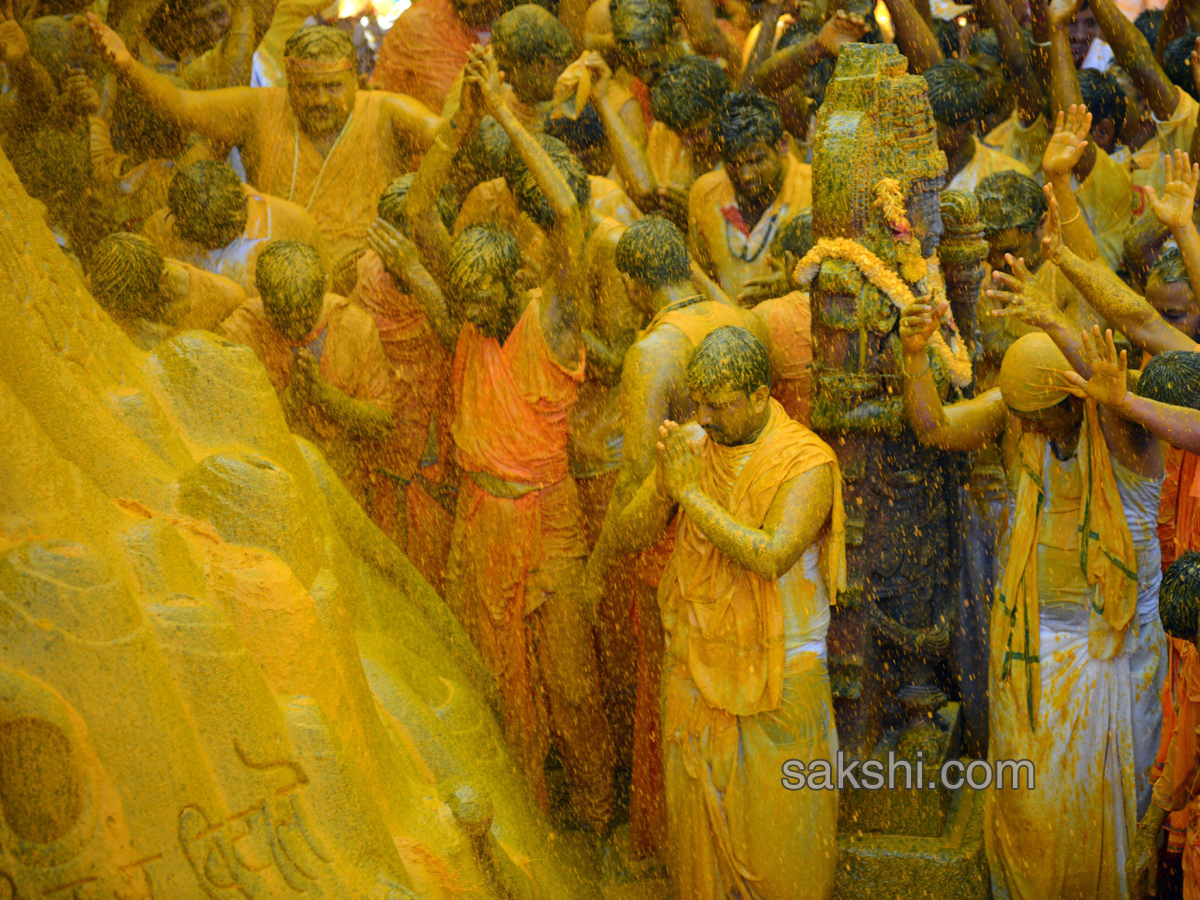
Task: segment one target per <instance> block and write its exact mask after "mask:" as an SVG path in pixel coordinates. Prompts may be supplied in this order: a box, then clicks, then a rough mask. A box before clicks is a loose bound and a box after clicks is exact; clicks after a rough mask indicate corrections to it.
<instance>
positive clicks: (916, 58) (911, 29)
mask: <svg viewBox="0 0 1200 900" xmlns="http://www.w3.org/2000/svg"><path fill="white" fill-rule="evenodd" d="M883 2H884V5H885V6H887V10H888V13H890V14H891V17H892V27H893V28H894V29H895V31H896V43H897V44H899V45H900V49H901V50H902V51H903V52H904V55H905V56H906V57H908V70H909V71H910V72H912V73H913V74H914V75H920V74H921V73H922V72H924V71H925V70H926V69H929V68H932V67H933V66H934V65H935V64H937V63H939V62H941V61H942V48H941V47H939V46H938V42H937V38H936V37H935V36H934V34H933V29H932V28H930V27H929V23H928V22H926V21H925V20H924V19H923V18H921V14H920V13H919V12H917V8H916V7H915V6H913V4H912V0H883Z"/></svg>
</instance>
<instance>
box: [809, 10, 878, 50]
mask: <svg viewBox="0 0 1200 900" xmlns="http://www.w3.org/2000/svg"><path fill="white" fill-rule="evenodd" d="M866 32H867V23H866V21H865V20H864V19H863V17H862V16H858V15H855V14H853V13H847V12H846V11H844V10H841V9H839V10H838V11H837V12H835V13H834V14H833V15H832V16H830V17H829V19H828V20H827V21H826V22H825V24H824V25H822V26H821V30H820V31H818V32H817V44H818V45H819V46H820V48H821V49H822V50H824V51H825V53H826V54H828V55H829V56H837V54H838V51H840V50H841V49H842V44H851V43H854V42H855V41H857V40H858V39H859V38H861V37H862V36H863V35H864V34H866Z"/></svg>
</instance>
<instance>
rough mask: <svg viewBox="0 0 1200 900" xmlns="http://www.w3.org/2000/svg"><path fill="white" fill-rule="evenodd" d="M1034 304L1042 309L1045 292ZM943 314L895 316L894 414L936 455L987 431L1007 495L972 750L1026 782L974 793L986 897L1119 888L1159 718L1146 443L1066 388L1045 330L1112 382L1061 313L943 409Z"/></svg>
mask: <svg viewBox="0 0 1200 900" xmlns="http://www.w3.org/2000/svg"><path fill="white" fill-rule="evenodd" d="M1018 273H1019V274H1020V275H1021V279H1022V281H1020V282H1018V281H1017V280H1015V279H1005V280H1004V282H1003V283H1004V284H1006V285H1010V286H1012V287H1013V290H1016V291H1021V292H1030V291H1036V288H1034V287H1033V286H1032V284H1031V283H1030V276H1029V275H1028V272H1027V271H1025V270H1023V268H1022V267H1018ZM992 293H993V294H994V295H998V296H999V298H1000V299H1002V300H1004V299H1006V298H1007V300H1008V301H1009V302H1011V300H1012V298H1013V296H1014V295H1012V294H1006V293H1004V292H998V291H993V292H992ZM1038 305H1039V306H1041V307H1043V308H1050V302H1049V301H1048V300H1047V299H1046V298H1044V297H1043V298H1040V300H1039V301H1038ZM944 308H945V304H942V307H941V308H939V309H937V310H930V308H929V307H928V306H923V305H913V306H909V307H907V308H906V309H905V310H904V311H903V312H902V313H901V331H900V338H901V342H902V345H903V347H904V366H905V372H906V373H912V374H907V377H906V378H905V386H904V400H905V405H906V408H907V410H908V416H909V421H910V423H911V425H912V427H913V430H914V431H915V432H916V434H917V436H918V437H919V438H920V439H921V440H922V441H923V442H925V443H928V444H933V445H935V446H939V447H942V448H944V449H950V450H974V449H978V448H979V447H981V446H982V445H983V444H984V443H986V442H987V441H989V440H995V439H998V438H1003V441H1002V447H1003V448H1004V451H1005V454H1004V456H1005V465H1006V467H1007V469H1008V472H1009V480H1010V482H1012V483H1014V487H1015V489H1016V491H1015V492H1016V504H1015V516H1014V521H1013V527H1012V538H1011V541H1010V551H1009V557H1008V561H1007V563H1006V566H1005V571H1004V573H1003V575H1002V577H1001V579H1000V586H999V588H998V590H997V593H996V600H995V602H994V604H993V606H992V621H991V640H992V652H991V666H990V673H989V681H990V685H989V686H990V699H991V716H990V745H989V748H988V756H989V759H990V760H991V761H992V762H993V764H994V763H995V761H996V760H1000V759H1010V760H1029V761H1031V762H1032V763H1033V765H1034V771H1035V773H1036V781H1035V783H1034V784H1033V785H1032V786H1030V785H1028V784H1023V785H1019V786H1014V785H1012V784H1011V783H1006V784H1005V785H1004V789H1003V790H1000V789H997V788H995V787H993V788H992V789H990V790H989V791H988V793H987V795H986V799H985V807H984V810H985V824H984V837H985V842H986V849H987V856H988V865H989V868H990V870H991V876H992V892H993V896H995V897H997V898H1005V900H1009V898H1011V900H1044V898H1047V897H1055V898H1099V897H1104V898H1118V897H1119V898H1125V897H1128V896H1129V890H1128V888H1127V885H1126V875H1125V862H1126V857H1127V855H1128V853H1129V847H1130V842H1131V840H1132V837H1133V833H1134V829H1135V825H1136V822H1137V815H1138V813H1139V811H1142V810H1145V809H1146V807H1147V806H1148V805H1149V800H1150V788H1151V785H1150V782H1149V772H1150V767H1151V765H1152V764H1153V762H1154V752H1155V749H1156V746H1157V742H1158V733H1159V727H1160V725H1161V721H1162V711H1161V708H1159V704H1158V703H1156V700H1155V698H1156V697H1157V694H1158V691H1159V690H1160V689H1161V686H1162V680H1163V675H1164V671H1165V664H1166V658H1165V654H1166V642H1165V639H1164V637H1163V632H1162V626H1161V624H1160V623H1159V621H1158V604H1157V594H1158V583H1159V578H1160V571H1159V570H1160V557H1159V545H1158V539H1157V535H1156V533H1155V524H1156V518H1157V515H1156V508H1157V504H1158V495H1159V491H1160V490H1161V486H1162V458H1161V454H1160V452H1159V448H1158V444H1157V442H1156V441H1155V440H1154V439H1153V438H1152V437H1151V436H1150V435H1148V434H1147V433H1146V432H1145V431H1144V430H1142V429H1141V427H1140V426H1136V425H1133V424H1132V423H1130V422H1126V421H1124V420H1122V419H1119V418H1118V417H1117V416H1115V415H1113V414H1112V413H1110V412H1108V411H1107V410H1106V409H1103V408H1097V405H1096V402H1095V401H1094V400H1091V399H1081V398H1079V397H1072V396H1070V394H1071V393H1073V392H1074V391H1073V389H1071V388H1068V387H1067V384H1068V383H1069V382H1066V380H1065V379H1064V378H1063V373H1065V372H1068V371H1070V368H1071V364H1070V363H1068V361H1067V358H1066V356H1064V352H1063V350H1060V349H1059V348H1058V347H1056V346H1055V344H1056V342H1061V344H1062V346H1063V347H1064V348H1065V349H1066V350H1067V351H1068V352H1071V353H1073V354H1074V353H1077V352H1078V354H1079V355H1078V359H1077V360H1076V363H1077V365H1078V366H1079V367H1080V368H1081V369H1082V370H1085V371H1089V372H1090V375H1091V377H1092V379H1093V381H1095V379H1097V378H1101V377H1108V378H1116V377H1117V376H1116V373H1115V372H1114V371H1108V370H1105V371H1102V370H1101V366H1100V365H1099V364H1098V363H1096V362H1095V358H1096V357H1095V354H1094V353H1088V352H1086V351H1087V349H1088V342H1089V341H1090V340H1091V339H1090V338H1088V339H1087V341H1085V342H1084V346H1083V351H1082V352H1080V351H1079V347H1078V345H1076V344H1074V343H1073V342H1072V341H1070V340H1068V339H1067V338H1068V337H1069V334H1068V328H1069V326H1067V325H1065V324H1064V323H1062V322H1061V321H1060V320H1055V321H1053V322H1050V323H1048V324H1047V328H1048V330H1050V331H1051V333H1052V334H1054V335H1055V337H1054V338H1051V336H1050V335H1048V334H1045V333H1041V332H1038V333H1034V334H1027V335H1025V336H1023V337H1021V338H1019V339H1017V340H1016V341H1015V342H1014V343H1013V345H1012V347H1011V348H1010V349H1009V350H1008V352H1007V353H1006V354H1005V356H1004V361H1003V362H1002V364H1001V367H1000V374H999V387H997V388H993V389H992V390H990V391H987V392H985V393H983V394H981V395H980V396H979V397H977V398H974V399H972V400H966V401H963V402H960V403H956V404H953V405H952V406H947V407H944V408H943V406H942V404H941V402H940V400H939V399H938V388H937V385H936V383H935V382H934V379H933V377H932V376H931V375H930V374H929V359H928V357H927V355H926V341H927V340H928V337H929V335H930V334H932V333H933V330H934V329H935V328H936V327H937V320H938V319H939V318H940V316H941V314H942V313H943V312H944ZM1095 334H1096V338H1097V339H1099V329H1098V328H1097V329H1095ZM1108 340H1109V345H1110V346H1111V333H1110V336H1109V339H1108ZM1113 353H1114V354H1115V351H1113ZM1110 368H1111V369H1115V368H1116V367H1115V366H1113V367H1110ZM1120 377H1121V379H1122V380H1123V378H1124V372H1123V371H1122V372H1121V373H1120Z"/></svg>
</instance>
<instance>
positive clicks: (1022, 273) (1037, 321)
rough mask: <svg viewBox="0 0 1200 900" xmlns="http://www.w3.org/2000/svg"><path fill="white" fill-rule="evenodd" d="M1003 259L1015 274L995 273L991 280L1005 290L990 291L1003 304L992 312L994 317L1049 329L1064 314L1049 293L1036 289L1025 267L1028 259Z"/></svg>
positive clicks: (989, 294)
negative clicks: (1016, 320)
mask: <svg viewBox="0 0 1200 900" xmlns="http://www.w3.org/2000/svg"><path fill="white" fill-rule="evenodd" d="M1004 258H1005V260H1006V261H1007V262H1008V264H1009V266H1010V267H1011V268H1012V271H1013V274H1012V275H1007V274H1005V273H1004V272H993V273H992V279H993V280H994V281H995V282H996V283H997V284H999V285H1000V286H1001V287H1002V288H1004V290H989V291H988V292H987V295H988V296H989V297H991V298H992V299H994V300H999V301H1000V302H1001V303H1003V304H1004V306H1003V307H1002V308H1000V309H993V310H992V315H993V316H995V317H996V318H1000V319H1020V320H1021V321H1022V322H1024V323H1025V324H1027V325H1032V326H1034V327H1035V328H1048V327H1049V326H1050V325H1052V324H1054V323H1055V322H1056V321H1057V320H1058V318H1059V316H1060V315H1061V312H1060V310H1059V308H1058V306H1057V305H1055V303H1054V300H1053V299H1051V297H1050V296H1049V295H1048V294H1046V293H1045V292H1044V291H1042V290H1040V289H1039V288H1036V287H1034V285H1033V275H1032V274H1031V273H1030V271H1029V269H1028V268H1027V267H1026V266H1025V260H1023V259H1016V258H1014V257H1013V255H1012V254H1011V253H1008V254H1005V257H1004Z"/></svg>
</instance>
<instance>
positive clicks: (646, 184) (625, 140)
mask: <svg viewBox="0 0 1200 900" xmlns="http://www.w3.org/2000/svg"><path fill="white" fill-rule="evenodd" d="M596 112H597V113H598V114H599V116H600V121H601V122H602V123H603V125H604V131H605V133H606V134H607V135H608V144H609V147H610V148H612V154H613V163H614V165H616V167H617V172H619V173H620V175H621V180H622V181H624V182H625V192H626V193H627V194H629V196H630V197H631V198H632V199H633V202H634V203H636V204H637V205H638V206H639V207H640V208H641V209H643V210H647V211H648V210H652V209H655V208H656V207H657V206H658V195H657V191H658V182H657V180H656V179H655V177H654V173H653V172H652V171H651V170H650V163H649V161H648V160H647V159H646V153H645V149H644V148H643V146H642V145H641V144H639V143H638V142H637V141H636V140H635V139H634V137H633V135H631V134H630V133H629V129H628V128H627V127H626V126H625V122H624V120H623V119H622V118H621V114H620V110H619V109H617V107H616V104H615V103H614V102H613V99H612V96H611V94H609V93H608V92H607V91H606V92H605V93H604V94H602V95H601V96H600V97H599V98H597V103H596Z"/></svg>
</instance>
